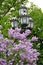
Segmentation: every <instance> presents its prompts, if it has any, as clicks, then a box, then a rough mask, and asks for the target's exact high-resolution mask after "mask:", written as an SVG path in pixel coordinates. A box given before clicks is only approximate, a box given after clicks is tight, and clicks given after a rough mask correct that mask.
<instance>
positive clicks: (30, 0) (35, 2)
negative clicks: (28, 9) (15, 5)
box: [27, 0, 43, 11]
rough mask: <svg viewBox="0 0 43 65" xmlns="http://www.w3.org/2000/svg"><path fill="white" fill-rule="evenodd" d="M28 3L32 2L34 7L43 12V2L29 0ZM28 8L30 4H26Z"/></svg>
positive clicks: (42, 0)
mask: <svg viewBox="0 0 43 65" xmlns="http://www.w3.org/2000/svg"><path fill="white" fill-rule="evenodd" d="M29 2H33V3H34V4H35V5H38V7H39V8H41V10H42V11H43V0H29ZM27 5H28V6H29V5H30V4H29V3H27Z"/></svg>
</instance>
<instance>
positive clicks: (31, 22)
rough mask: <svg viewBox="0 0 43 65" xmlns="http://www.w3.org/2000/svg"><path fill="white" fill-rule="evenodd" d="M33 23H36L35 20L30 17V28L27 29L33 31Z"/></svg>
mask: <svg viewBox="0 0 43 65" xmlns="http://www.w3.org/2000/svg"><path fill="white" fill-rule="evenodd" d="M33 23H34V21H33V19H32V18H31V17H30V18H29V22H28V27H27V28H28V29H30V30H31V29H32V28H33Z"/></svg>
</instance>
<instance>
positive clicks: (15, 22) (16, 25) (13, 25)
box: [10, 17, 18, 29]
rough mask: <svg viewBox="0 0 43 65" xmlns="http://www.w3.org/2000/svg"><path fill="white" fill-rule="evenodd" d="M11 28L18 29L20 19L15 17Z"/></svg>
mask: <svg viewBox="0 0 43 65" xmlns="http://www.w3.org/2000/svg"><path fill="white" fill-rule="evenodd" d="M10 22H11V26H12V29H15V28H17V27H18V19H17V18H16V17H13V18H12V19H11V20H10Z"/></svg>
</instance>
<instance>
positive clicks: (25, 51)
mask: <svg viewBox="0 0 43 65" xmlns="http://www.w3.org/2000/svg"><path fill="white" fill-rule="evenodd" d="M30 33H31V31H30V30H26V31H25V32H23V33H22V34H21V33H20V29H18V28H16V29H15V30H13V29H12V28H11V29H9V30H8V37H9V38H14V40H9V39H8V38H4V37H3V35H2V34H1V33H0V65H37V64H36V62H37V60H38V56H39V52H38V51H37V50H36V49H33V45H32V43H31V41H37V40H38V38H36V37H32V39H31V40H28V39H27V36H28V35H29V34H30ZM15 40H18V44H17V41H15Z"/></svg>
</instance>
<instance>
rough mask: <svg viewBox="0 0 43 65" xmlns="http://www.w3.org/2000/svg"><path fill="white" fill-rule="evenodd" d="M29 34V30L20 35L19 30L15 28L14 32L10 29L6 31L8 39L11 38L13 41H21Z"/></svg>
mask: <svg viewBox="0 0 43 65" xmlns="http://www.w3.org/2000/svg"><path fill="white" fill-rule="evenodd" d="M30 33H31V31H30V30H26V31H25V33H23V34H21V33H20V29H18V28H15V30H13V29H12V28H11V29H10V30H9V31H8V36H9V37H13V38H14V39H20V40H23V39H25V38H26V36H28V35H29V34H30Z"/></svg>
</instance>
